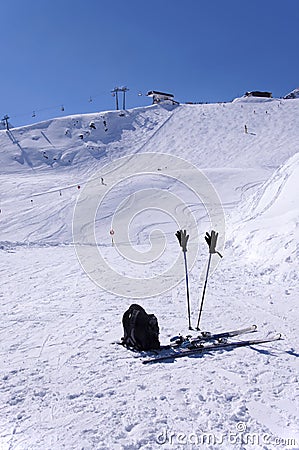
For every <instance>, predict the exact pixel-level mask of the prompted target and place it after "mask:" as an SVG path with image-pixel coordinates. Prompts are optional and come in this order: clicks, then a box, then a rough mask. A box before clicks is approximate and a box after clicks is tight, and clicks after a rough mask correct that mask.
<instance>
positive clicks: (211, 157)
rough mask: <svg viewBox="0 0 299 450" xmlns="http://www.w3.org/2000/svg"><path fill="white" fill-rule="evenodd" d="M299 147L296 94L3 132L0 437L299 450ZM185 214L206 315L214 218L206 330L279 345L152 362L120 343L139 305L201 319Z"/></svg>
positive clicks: (89, 445)
mask: <svg viewBox="0 0 299 450" xmlns="http://www.w3.org/2000/svg"><path fill="white" fill-rule="evenodd" d="M245 125H246V128H245ZM246 129H247V132H246ZM298 143H299V100H298V99H256V98H240V99H236V100H235V101H233V102H232V103H221V104H200V105H180V106H175V107H173V106H170V105H167V104H163V105H153V106H150V107H147V108H138V109H133V110H129V111H125V112H124V114H121V115H120V114H119V113H118V112H116V111H108V112H101V113H94V114H88V115H76V116H69V117H64V118H59V119H54V120H49V121H46V122H41V123H37V124H35V125H30V126H26V127H21V128H13V129H11V130H0V149H1V151H0V167H1V169H0V178H1V191H0V210H1V213H0V229H1V237H0V253H1V260H0V261H1V262H0V270H1V280H2V283H1V290H0V297H1V306H2V308H1V311H2V317H3V320H2V322H1V328H0V336H1V344H2V345H1V360H2V365H1V366H2V367H1V375H0V380H1V384H0V399H1V412H0V448H1V450H2V448H3V449H4V450H8V449H9V450H12V449H22V450H23V449H24V450H28V449H33V450H36V449H43V450H44V449H58V450H60V449H102V450H104V449H105V450H106V449H112V450H114V449H115V450H137V449H142V450H145V449H158V448H162V449H167V450H168V449H174V448H175V449H195V448H203V449H204V448H207V449H213V450H215V449H216V450H217V449H219V450H220V449H223V448H225V449H229V450H230V449H242V450H243V449H245V450H250V449H253V448H254V449H267V450H268V449H277V448H279V449H284V448H292V449H299V434H298V430H299V422H298V354H299V351H298V332H297V330H298V319H299V317H298V308H297V293H298V223H299V217H298V213H299V211H298V201H297V191H298V166H299V160H298V151H299V149H298ZM178 227H179V228H180V227H182V228H186V229H187V231H188V232H189V233H190V240H189V247H188V253H187V255H188V262H189V269H190V273H189V277H190V299H191V307H192V323H193V324H194V325H195V323H196V320H197V312H198V304H199V300H200V297H201V293H202V286H203V277H204V275H205V270H206V263H207V258H208V252H207V248H206V244H205V242H204V234H205V232H206V231H207V230H210V229H211V228H212V227H214V228H215V229H216V230H218V231H219V232H220V236H219V249H220V248H221V252H222V253H223V255H224V258H223V259H222V260H221V261H220V260H219V258H218V257H217V256H216V255H215V256H213V264H212V270H211V274H210V278H209V282H208V287H207V294H206V298H205V305H204V310H203V316H202V322H201V328H202V329H204V330H208V331H222V330H229V329H234V328H236V327H238V328H239V327H243V326H247V325H251V324H257V326H258V332H257V333H255V335H254V336H255V337H257V338H259V337H262V336H268V335H271V333H273V332H281V333H282V334H283V338H284V339H283V340H282V341H279V342H276V343H273V344H265V345H260V346H255V347H251V348H242V349H235V350H232V351H228V350H222V351H220V350H219V351H218V352H217V353H213V354H206V355H204V356H202V357H190V358H182V359H180V360H178V361H175V362H169V363H161V364H157V365H155V367H151V366H144V365H142V364H141V360H140V357H139V355H138V354H135V353H131V352H128V351H127V350H125V349H124V348H122V347H120V346H118V345H116V344H113V342H115V341H117V340H119V339H120V338H121V336H122V326H121V318H122V314H123V313H124V311H125V310H126V309H127V308H128V306H129V305H130V304H131V303H136V302H137V303H140V304H141V305H142V306H143V307H144V308H145V309H146V310H147V311H148V312H152V313H154V314H156V316H157V317H158V321H159V325H160V340H161V342H162V343H167V342H168V340H169V338H170V337H171V336H173V335H177V334H178V333H182V334H188V333H189V330H188V329H187V317H186V293H185V284H184V267H183V259H182V252H181V251H180V248H179V246H178V244H177V242H176V238H175V236H174V233H175V231H176V230H177V229H178ZM111 228H113V229H114V231H115V234H114V235H113V236H111V235H110V234H109V231H110V230H111ZM112 237H113V240H114V245H112ZM194 334H195V332H194Z"/></svg>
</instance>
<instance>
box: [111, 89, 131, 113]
mask: <svg viewBox="0 0 299 450" xmlns="http://www.w3.org/2000/svg"><path fill="white" fill-rule="evenodd" d="M128 90H129V89H128V88H127V87H126V86H122V87H115V88H114V89H113V91H111V94H112V96H113V97H115V103H116V105H115V106H116V110H117V111H118V110H119V104H118V93H119V92H122V93H123V110H125V109H126V92H127V91H128Z"/></svg>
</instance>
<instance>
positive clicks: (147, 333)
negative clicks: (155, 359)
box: [122, 304, 160, 350]
mask: <svg viewBox="0 0 299 450" xmlns="http://www.w3.org/2000/svg"><path fill="white" fill-rule="evenodd" d="M122 323H123V327H124V337H123V338H122V344H123V345H125V346H126V347H130V348H134V349H136V350H155V349H159V348H160V342H159V325H158V321H157V318H156V316H155V315H154V314H147V313H146V312H145V310H144V309H143V308H142V307H141V306H139V305H136V304H133V305H131V306H130V308H129V309H128V310H127V311H126V312H125V313H124V315H123V319H122Z"/></svg>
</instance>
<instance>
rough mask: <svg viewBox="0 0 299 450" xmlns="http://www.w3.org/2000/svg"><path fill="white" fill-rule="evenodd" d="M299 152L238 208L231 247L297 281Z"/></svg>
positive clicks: (298, 267)
mask: <svg viewBox="0 0 299 450" xmlns="http://www.w3.org/2000/svg"><path fill="white" fill-rule="evenodd" d="M298 180H299V152H298V153H297V154H295V155H294V156H292V157H291V158H289V159H288V160H287V161H286V163H285V164H283V165H282V166H281V167H280V168H279V169H277V170H276V171H275V172H274V174H273V175H272V176H271V177H270V179H269V180H267V181H266V182H265V183H264V184H263V185H262V186H261V187H260V188H259V189H258V190H257V192H255V193H254V194H253V195H252V197H251V198H249V199H247V200H246V201H245V202H243V203H242V204H241V205H240V207H239V214H235V217H234V220H235V222H236V223H237V226H236V227H235V228H233V230H232V232H231V237H232V242H233V245H234V248H235V249H236V250H237V249H238V250H241V255H242V257H249V258H252V259H253V260H255V261H257V262H258V263H259V265H260V266H268V267H273V266H280V267H279V268H277V270H280V271H281V273H282V274H283V276H286V275H287V276H288V278H290V277H291V276H292V277H295V278H296V279H298V269H299V266H298V257H299V247H298V245H299V244H298V242H299V204H298Z"/></svg>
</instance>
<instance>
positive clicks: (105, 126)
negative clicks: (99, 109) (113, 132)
mask: <svg viewBox="0 0 299 450" xmlns="http://www.w3.org/2000/svg"><path fill="white" fill-rule="evenodd" d="M103 125H104V128H105V131H108V128H107V122H106V120H105V119H104V120H103Z"/></svg>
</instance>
